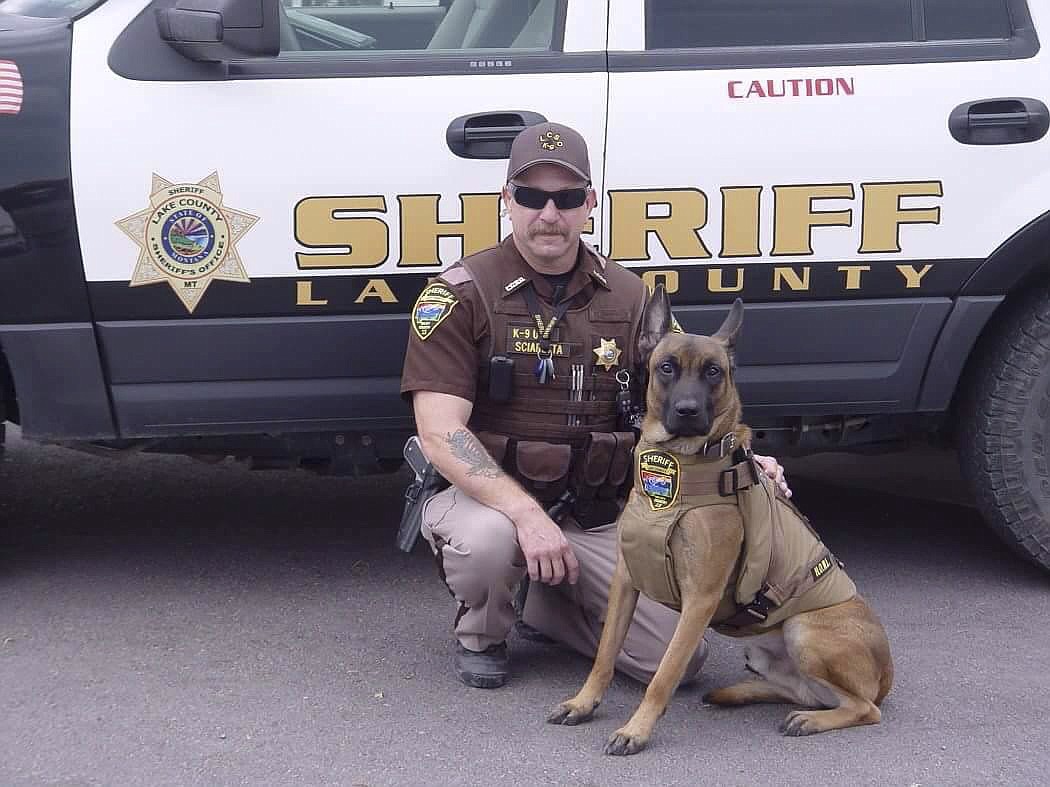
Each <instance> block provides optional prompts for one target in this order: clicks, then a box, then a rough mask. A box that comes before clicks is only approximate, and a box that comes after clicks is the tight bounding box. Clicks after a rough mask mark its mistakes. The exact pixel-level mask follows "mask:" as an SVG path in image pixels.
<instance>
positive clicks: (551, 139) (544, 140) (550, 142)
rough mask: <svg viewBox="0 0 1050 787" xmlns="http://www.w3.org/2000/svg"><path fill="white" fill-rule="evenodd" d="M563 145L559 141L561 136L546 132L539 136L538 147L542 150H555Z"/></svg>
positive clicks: (553, 132)
mask: <svg viewBox="0 0 1050 787" xmlns="http://www.w3.org/2000/svg"><path fill="white" fill-rule="evenodd" d="M564 144H565V143H564V142H562V141H561V134H558V133H557V132H555V131H548V132H547V133H546V134H540V147H541V148H543V149H544V150H557V149H558V148H560V147H562V146H563V145H564Z"/></svg>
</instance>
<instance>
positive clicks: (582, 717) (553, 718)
mask: <svg viewBox="0 0 1050 787" xmlns="http://www.w3.org/2000/svg"><path fill="white" fill-rule="evenodd" d="M599 704H600V703H597V702H596V703H594V704H593V705H591V706H590V707H589V708H587V707H581V706H579V705H577V704H576V703H574V702H573V701H572V700H567V701H565V702H563V703H562V704H561V705H559V706H558V707H557V708H555V709H554V710H552V711H551V712H550V715H549V716H547V723H548V724H564V725H566V726H567V727H573V726H575V725H577V724H582V723H583V722H585V721H590V720H591V717H592V716H594V709H595V708H597V707H598V705H599Z"/></svg>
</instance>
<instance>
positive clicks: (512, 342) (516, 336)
mask: <svg viewBox="0 0 1050 787" xmlns="http://www.w3.org/2000/svg"><path fill="white" fill-rule="evenodd" d="M560 336H561V332H560V331H559V330H558V329H557V328H555V329H554V330H553V331H551V335H550V349H551V356H552V357H554V358H571V357H572V356H573V355H576V354H577V353H578V352H579V351H580V346H581V345H580V344H579V343H578V342H563V341H560V338H559V337H560ZM539 349H540V332H539V331H538V330H536V326H535V325H508V326H507V352H508V353H510V354H512V355H535V354H536V353H537V352H539Z"/></svg>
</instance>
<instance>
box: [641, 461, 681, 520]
mask: <svg viewBox="0 0 1050 787" xmlns="http://www.w3.org/2000/svg"><path fill="white" fill-rule="evenodd" d="M637 461H638V465H637V467H638V491H639V492H641V493H642V494H643V495H645V497H646V499H647V500H648V501H649V507H650V508H652V509H653V511H661V510H663V509H665V508H667V507H668V506H671V505H673V504H674V502H675V501H676V500H677V499H678V487H679V479H680V478H681V475H682V469H681V467H680V466H679V464H678V460H677V459H676V458H675V457H674V455H673V454H669V453H667V452H666V451H642V452H641V453H640V454H638V460H637Z"/></svg>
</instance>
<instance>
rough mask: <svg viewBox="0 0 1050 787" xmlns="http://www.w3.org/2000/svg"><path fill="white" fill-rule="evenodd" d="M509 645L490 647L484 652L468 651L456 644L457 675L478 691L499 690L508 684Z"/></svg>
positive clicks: (501, 643) (503, 643)
mask: <svg viewBox="0 0 1050 787" xmlns="http://www.w3.org/2000/svg"><path fill="white" fill-rule="evenodd" d="M507 669H508V660H507V643H506V642H500V643H499V644H498V645H489V646H488V647H487V648H485V649H484V650H482V651H476V650H467V649H466V648H465V647H463V646H462V645H460V644H459V643H456V675H457V676H459V679H460V680H461V681H463V682H464V683H466V684H467V685H468V686H473V687H474V688H477V689H498V688H499V687H500V686H502V685H503V684H504V683H506V682H507Z"/></svg>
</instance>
